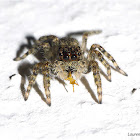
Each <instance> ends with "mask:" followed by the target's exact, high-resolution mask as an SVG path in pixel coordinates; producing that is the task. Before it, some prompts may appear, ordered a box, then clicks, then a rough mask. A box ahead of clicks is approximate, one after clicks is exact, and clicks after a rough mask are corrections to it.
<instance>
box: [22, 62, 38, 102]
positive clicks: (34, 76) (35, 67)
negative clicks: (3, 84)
mask: <svg viewBox="0 0 140 140" xmlns="http://www.w3.org/2000/svg"><path fill="white" fill-rule="evenodd" d="M38 73H39V64H36V65H35V66H34V68H33V74H32V75H31V76H30V80H29V85H28V87H27V91H26V93H25V95H24V99H25V101H26V100H27V99H28V97H29V93H30V90H31V88H32V86H33V85H34V83H35V80H36V77H37V75H38Z"/></svg>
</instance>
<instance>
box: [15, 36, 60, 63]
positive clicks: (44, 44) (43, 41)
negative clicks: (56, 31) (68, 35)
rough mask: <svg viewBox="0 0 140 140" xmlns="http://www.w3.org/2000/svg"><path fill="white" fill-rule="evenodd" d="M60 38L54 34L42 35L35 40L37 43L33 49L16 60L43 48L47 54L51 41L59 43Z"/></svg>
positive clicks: (16, 59)
mask: <svg viewBox="0 0 140 140" xmlns="http://www.w3.org/2000/svg"><path fill="white" fill-rule="evenodd" d="M58 40H59V39H58V38H57V37H56V36H54V35H49V36H42V37H40V38H39V40H36V41H35V44H34V45H33V46H32V48H31V49H29V50H28V51H27V52H26V53H25V54H24V55H23V56H21V57H17V58H15V59H14V61H19V60H21V59H24V58H26V57H27V56H28V55H30V54H36V53H37V52H38V51H39V50H43V53H44V54H46V52H48V51H49V49H50V44H49V43H50V42H53V44H51V45H58V42H59V41H58Z"/></svg>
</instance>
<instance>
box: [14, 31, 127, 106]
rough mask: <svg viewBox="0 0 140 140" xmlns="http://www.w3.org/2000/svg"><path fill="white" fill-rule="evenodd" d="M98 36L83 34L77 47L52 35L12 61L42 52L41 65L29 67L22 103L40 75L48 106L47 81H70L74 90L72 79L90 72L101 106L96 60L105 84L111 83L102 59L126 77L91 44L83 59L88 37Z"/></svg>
mask: <svg viewBox="0 0 140 140" xmlns="http://www.w3.org/2000/svg"><path fill="white" fill-rule="evenodd" d="M100 32H101V31H100V30H96V31H87V32H84V33H83V37H82V44H81V46H80V45H79V42H78V41H77V40H76V39H75V38H71V37H64V38H60V39H59V38H58V37H56V36H54V35H49V36H42V37H40V38H39V40H37V41H35V43H34V45H33V47H32V48H31V49H29V51H28V52H27V53H25V54H24V55H23V56H21V57H17V58H15V59H14V60H15V61H19V60H21V59H24V58H25V57H27V56H28V55H29V54H35V53H37V52H38V51H40V50H43V56H44V61H42V62H40V63H37V64H35V65H34V67H33V74H32V75H31V77H30V80H29V85H28V87H27V91H26V93H25V95H24V98H25V100H27V99H28V96H29V93H30V90H31V88H32V86H33V84H34V83H35V79H36V76H37V75H38V73H41V74H43V83H44V88H45V94H46V102H47V104H48V105H51V95H50V79H51V78H52V77H53V76H56V77H59V78H60V79H62V80H68V81H70V84H72V85H73V90H74V84H76V85H77V82H76V80H75V79H80V77H81V75H82V74H87V73H89V72H91V71H92V72H93V76H94V80H95V84H96V86H97V93H98V102H99V103H100V104H101V103H102V85H101V78H100V68H99V65H98V63H97V61H96V59H98V60H99V61H100V62H101V63H102V64H103V65H104V66H105V68H106V69H107V79H108V80H109V81H111V66H110V65H109V63H108V62H107V61H106V60H105V59H104V57H103V55H105V56H106V57H107V58H108V59H109V60H110V61H112V63H113V65H114V66H115V69H116V70H117V71H118V72H120V73H121V74H123V75H125V76H127V74H126V73H125V72H124V71H123V70H121V69H120V67H119V66H118V64H117V63H116V61H115V60H114V58H113V57H112V56H111V55H110V54H109V53H108V52H107V51H106V50H105V49H104V48H103V47H101V46H100V45H98V44H93V45H92V46H91V48H90V50H88V53H87V56H85V55H84V54H85V52H86V45H87V38H88V36H89V35H92V34H99V33H100ZM73 76H74V77H75V79H74V78H73Z"/></svg>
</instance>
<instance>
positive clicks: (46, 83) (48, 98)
mask: <svg viewBox="0 0 140 140" xmlns="http://www.w3.org/2000/svg"><path fill="white" fill-rule="evenodd" d="M43 83H44V89H45V94H46V103H47V104H48V105H49V106H51V94H50V76H49V74H46V75H44V76H43Z"/></svg>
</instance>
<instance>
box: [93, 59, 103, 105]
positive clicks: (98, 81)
mask: <svg viewBox="0 0 140 140" xmlns="http://www.w3.org/2000/svg"><path fill="white" fill-rule="evenodd" d="M91 66H92V71H93V76H94V81H95V84H96V86H97V93H98V101H99V104H101V103H102V84H101V77H100V70H99V66H98V63H97V62H96V61H91Z"/></svg>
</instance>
